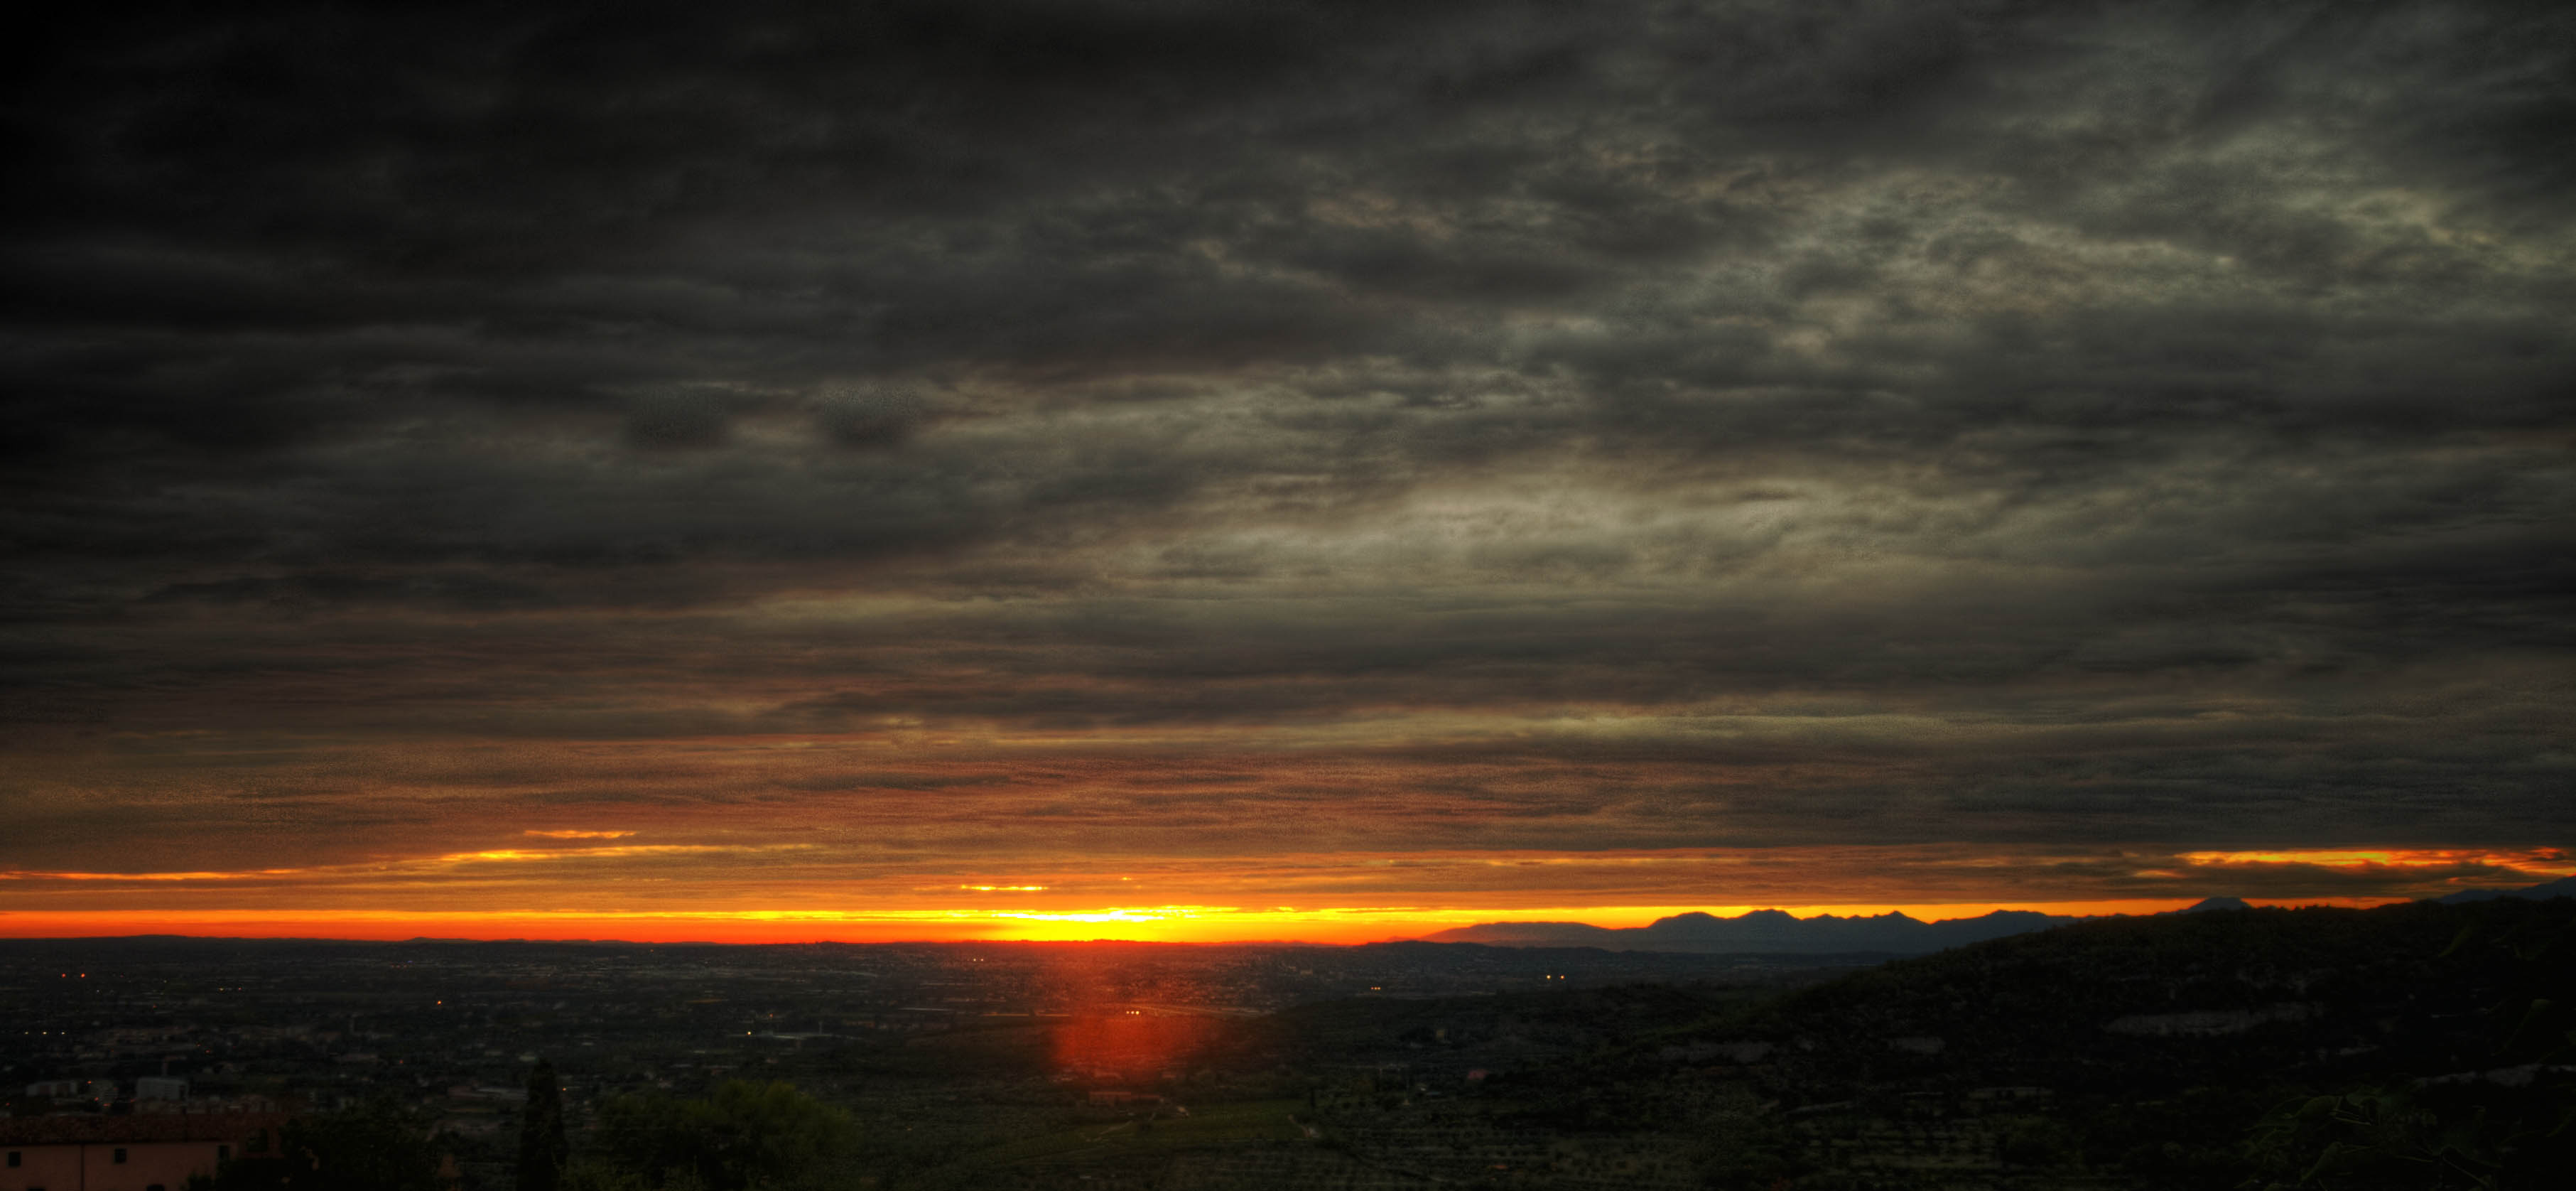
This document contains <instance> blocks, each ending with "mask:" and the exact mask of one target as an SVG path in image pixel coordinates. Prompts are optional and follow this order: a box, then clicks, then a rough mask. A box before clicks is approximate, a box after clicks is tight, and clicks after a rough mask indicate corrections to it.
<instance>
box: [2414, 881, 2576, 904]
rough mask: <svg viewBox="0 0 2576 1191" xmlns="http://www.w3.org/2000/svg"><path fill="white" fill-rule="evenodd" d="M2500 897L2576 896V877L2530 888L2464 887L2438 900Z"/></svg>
mask: <svg viewBox="0 0 2576 1191" xmlns="http://www.w3.org/2000/svg"><path fill="white" fill-rule="evenodd" d="M2500 897H2519V898H2526V899H2528V900H2531V901H2547V900H2549V899H2550V898H2553V897H2576V877H2560V878H2558V879H2557V880H2555V881H2551V882H2549V883H2548V884H2546V885H2534V886H2532V887H2531V888H2529V889H2463V890H2461V891H2460V892H2458V893H2454V894H2452V895H2450V896H2449V897H2445V898H2440V899H2438V900H2440V901H2443V902H2447V903H2450V904H2452V905H2458V904H2459V903H2461V902H2491V901H2494V900H2496V899H2497V898H2500Z"/></svg>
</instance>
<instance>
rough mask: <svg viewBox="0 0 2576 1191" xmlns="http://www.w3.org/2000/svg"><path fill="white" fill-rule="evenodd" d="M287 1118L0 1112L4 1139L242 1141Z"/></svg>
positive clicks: (36, 1142) (29, 1142)
mask: <svg viewBox="0 0 2576 1191" xmlns="http://www.w3.org/2000/svg"><path fill="white" fill-rule="evenodd" d="M285 1123H286V1114H285V1113H282V1112H232V1113H212V1112H208V1113H191V1112H155V1113H139V1114H136V1115H134V1116H81V1115H64V1116H54V1117H0V1145H13V1146H21V1145H24V1146H41V1145H76V1144H79V1143H81V1142H90V1143H93V1144H95V1143H98V1142H119V1141H123V1142H146V1141H236V1142H237V1141H241V1140H243V1139H245V1138H248V1137H249V1136H251V1135H252V1134H254V1133H257V1132H259V1131H260V1130H262V1129H274V1128H277V1127H278V1126H280V1125H283V1124H285Z"/></svg>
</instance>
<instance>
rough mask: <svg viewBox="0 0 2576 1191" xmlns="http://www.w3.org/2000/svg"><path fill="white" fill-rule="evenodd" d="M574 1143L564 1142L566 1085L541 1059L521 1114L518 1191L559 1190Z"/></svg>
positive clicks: (530, 1078) (553, 1066)
mask: <svg viewBox="0 0 2576 1191" xmlns="http://www.w3.org/2000/svg"><path fill="white" fill-rule="evenodd" d="M570 1157H572V1143H571V1142H568V1141H566V1140H564V1119H563V1085H562V1084H561V1083H560V1082H559V1081H557V1080H556V1079H555V1065H554V1064H553V1063H550V1062H548V1061H546V1060H544V1059H539V1060H537V1067H536V1070H534V1071H530V1072H528V1107H527V1108H526V1109H524V1110H522V1111H521V1112H520V1114H519V1181H518V1191H556V1186H557V1185H558V1184H560V1183H561V1182H562V1181H563V1168H564V1161H565V1160H566V1159H568V1158H570Z"/></svg>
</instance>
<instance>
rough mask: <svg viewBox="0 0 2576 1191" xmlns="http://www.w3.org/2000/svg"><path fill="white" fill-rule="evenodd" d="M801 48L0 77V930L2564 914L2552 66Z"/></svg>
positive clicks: (665, 21)
mask: <svg viewBox="0 0 2576 1191" xmlns="http://www.w3.org/2000/svg"><path fill="white" fill-rule="evenodd" d="M810 8H811V6H795V7H794V8H782V9H779V10H776V13H775V15H774V16H763V15H761V13H762V11H763V10H761V9H758V8H756V7H752V6H745V5H734V4H725V5H707V4H674V5H668V6H655V5H643V4H634V3H613V4H601V5H597V6H594V7H589V8H583V7H573V6H560V5H557V6H540V5H528V4H507V5H494V6H489V7H486V8H481V9H476V8H472V7H469V6H464V5H457V4H441V5H433V6H424V8H423V9H422V10H421V11H418V12H415V13H410V14H400V13H395V12H392V11H389V10H386V9H383V8H380V7H378V6H366V7H364V8H359V7H348V8H337V9H335V8H320V7H310V8H307V7H296V6H276V7H271V8H266V9H263V10H262V11H261V12H260V13H259V14H258V15H255V16H226V17H213V16H206V15H202V14H194V13H189V12H186V11H185V10H183V9H182V8H181V7H180V6H166V7H156V8H146V9H137V10H134V11H131V12H121V13H115V14H112V15H96V14H98V12H99V11H100V10H97V9H93V8H81V9H78V10H76V12H75V14H74V15H68V16H66V15H58V16H56V17H54V18H52V19H53V20H55V22H56V23H55V24H52V25H50V26H45V27H40V28H29V29H22V30H21V31H20V32H18V33H16V34H13V36H12V37H11V38H10V39H9V45H8V48H7V49H6V51H5V53H6V54H7V55H8V56H9V58H10V61H8V62H7V63H6V67H7V69H6V71H5V76H0V77H5V78H6V79H7V82H6V84H5V85H6V87H7V90H8V97H7V105H6V135H7V137H8V142H9V144H8V150H7V153H8V158H9V160H10V162H11V164H10V166H9V167H8V168H7V169H5V170H0V194H5V199H0V202H5V218H0V293H4V294H5V297H0V400H5V403H6V406H5V412H6V418H5V426H0V451H5V463H0V485H5V487H0V491H5V493H6V496H5V501H6V510H7V515H6V517H5V518H0V552H5V558H6V560H7V562H6V565H5V567H0V609H4V610H5V621H6V623H5V628H0V634H5V635H4V636H0V691H4V692H5V699H6V702H5V707H0V716H5V718H0V933H8V932H10V931H11V930H12V929H35V925H33V924H39V923H41V922H47V921H72V920H73V919H65V918H56V919H47V918H46V917H45V916H46V915H60V914H61V913H62V912H66V911H81V912H106V911H117V912H141V911H181V910H185V911H191V912H216V911H222V912H236V911H237V912H240V913H243V914H246V915H255V914H257V913H283V912H287V911H291V910H317V911H318V910H332V911H336V912H345V913H351V914H362V913H375V912H386V913H395V912H399V913H413V914H425V913H433V912H447V911H565V912H570V911H583V912H599V913H610V912H641V911H651V910H679V909H687V908H695V909H722V910H745V911H750V910H798V911H809V912H817V913H851V914H857V915H861V916H865V915H868V914H875V913H886V914H902V913H917V914H929V913H938V912H945V911H948V910H963V911H972V912H977V913H980V912H983V911H987V910H992V909H996V908H1000V909H1005V910H1008V909H1012V908H1015V907H1017V908H1033V909H1035V910H1038V911H1046V912H1074V911H1083V910H1097V909H1100V908H1103V907H1145V906H1180V905H1190V906H1202V907H1237V908H1271V907H1277V906H1294V907H1297V908H1299V909H1300V910H1314V909H1317V908H1330V907H1339V908H1342V909H1344V910H1354V911H1357V910H1366V911H1371V912H1385V913H1390V914H1396V915H1398V916H1401V915H1402V914H1406V913H1417V912H1418V913H1428V912H1429V911H1432V910H1440V911H1443V912H1447V911H1456V912H1459V913H1465V914H1469V915H1470V916H1471V917H1493V916H1513V915H1515V914H1518V913H1519V912H1520V910H1522V909H1530V908H1549V909H1562V908H1568V907H1572V908H1583V907H1596V908H1597V907H1638V906H1655V907H1673V906H1741V905H1793V906H1794V905H1825V904H1861V903H1870V904H1888V905H1893V904H1928V903H1949V902H1958V903H1967V902H1980V901H1992V902H1998V903H2002V902H2013V903H2030V904H2038V903H2051V902H2076V901H2088V900H2105V899H2120V898H2178V899H2179V898H2197V897H2200V896H2203V895H2206V894H2218V893H2227V894H2239V895H2246V896H2260V897H2276V898H2311V897H2372V896H2399V895H2418V894H2423V893H2432V892H2440V891H2442V890H2444V889H2448V888H2456V887H2459V886H2460V885H2461V884H2491V885H2520V884H2530V883H2535V882H2537V881H2539V880H2543V879H2547V877H2549V876H2551V875H2555V874H2559V873H2566V872H2576V860H2571V859H2570V853H2569V852H2568V851H2566V850H2565V849H2566V848H2567V847H2568V846H2570V845H2576V798H2571V797H2570V791H2571V790H2576V753H2572V752H2571V746H2570V740H2571V736H2576V732H2572V731H2571V729H2576V723H2571V719H2576V715H2571V708H2576V700H2571V690H2570V679H2571V669H2570V666H2569V662H2570V645H2571V640H2570V638H2571V632H2570V630H2571V618H2570V615H2569V611H2570V610H2569V605H2568V603H2567V597H2566V594H2565V593H2566V592H2567V591H2568V590H2570V589H2576V551H2571V546H2576V543H2571V533H2570V529H2569V526H2570V520H2569V518H2570V513H2571V509H2576V455H2571V451H2570V448H2571V446H2576V434H2571V432H2572V431H2576V405H2571V400H2570V399H2571V395H2576V391H2572V389H2576V386H2571V382H2572V381H2576V335H2571V329H2576V328H2571V322H2576V269H2571V265H2576V202H2571V200H2570V197H2569V196H2570V194H2571V185H2576V9H2571V8H2570V7H2568V6H2566V5H2563V4H2544V3H2534V4H2507V3H2464V2H2452V3H2368V2H2345V3H2309V4H2289V3H2279V4H2245V3H2206V4H2180V3H2174V4H2151V3H2110V4H2082V3H2003V2H1969V3H1936V2H1932V0H1885V2H1880V3H1866V2H1825V0H1777V2H1769V0H1762V2H1755V0H1746V2H1717V3H1704V4H1699V3H1673V4H1660V3H1580V4H1576V3H1566V4H1519V5H1515V4H1489V3H1462V4H1430V3H1404V4H1388V3H1353V4H1348V5H1338V4H1320V3H1317V4H1266V3H1231V2H1229V3H1201V4H1182V3H1075V2H1066V0H1028V2H1026V3H982V2H960V0H931V2H924V3H918V4H904V3H881V4H850V5H838V6H822V12H823V13H824V14H827V15H821V16H818V15H817V13H816V12H815V11H810V10H809V9H810ZM2352 852H2373V853H2386V854H2387V857H2386V859H2388V860H2389V861H2392V862H2401V861H2402V862H2405V863H2373V862H2364V861H2362V860H2360V859H2358V858H2355V857H2351V856H2348V855H2345V856H2338V855H2335V854H2336V853H2352ZM270 870H275V871H270ZM984 885H992V886H1006V887H1007V886H1023V885H1041V886H1045V887H1046V888H1044V889H1011V888H997V889H980V888H961V887H972V886H984ZM1487 911H1494V912H1492V913H1488V912H1487ZM1503 911H1509V913H1503ZM13 916H14V917H15V920H16V921H17V922H18V924H19V927H18V928H12V927H11V926H10V923H11V921H12V917H13ZM112 917H113V915H107V916H104V917H98V918H96V919H95V921H96V922H108V921H110V919H111V918H112ZM1599 920H1602V921H1609V919H1608V918H1601V919H1599ZM84 921H87V920H84Z"/></svg>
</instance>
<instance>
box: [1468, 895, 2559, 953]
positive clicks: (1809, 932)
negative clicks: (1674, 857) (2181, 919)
mask: <svg viewBox="0 0 2576 1191" xmlns="http://www.w3.org/2000/svg"><path fill="white" fill-rule="evenodd" d="M2507 897H2512V898H2531V899H2546V898H2552V897H2576V877H2568V878H2563V879H2561V880H2556V881H2551V882H2549V883H2548V884H2545V885H2535V886H2532V887H2530V888H2528V889H2472V890H2467V891H2464V892H2460V893H2454V894H2451V895H2450V896H2448V897H2444V898H2441V899H2440V900H2441V901H2444V902H2452V903H2457V902H2477V901H2491V900H2494V899H2497V898H2507ZM2245 908H2246V905H2245V903H2244V902H2243V901H2241V900H2239V899H2237V898H2232V897H2213V898H2209V899H2207V900H2204V901H2202V902H2200V903H2199V904H2197V905H2194V906H2191V907H2188V908H2186V909H2181V910H2171V911H2167V913H2172V914H2195V913H2201V912H2205V911H2209V910H2242V909H2245ZM2115 917H2116V915H2115ZM2081 921H2084V919H2082V918H2073V917H2067V916H2063V915H2056V914H2042V913H2038V912H2036V911H2032V910H1997V911H1995V912H1993V913H1991V914H1983V915H1979V916H1977V917H1975V918H1948V919H1943V920H1940V921H1937V922H1925V921H1923V920H1922V919H1919V918H1915V917H1912V916H1910V915H1906V914H1899V913H1894V912H1890V913H1886V914H1879V915H1875V916H1869V917H1862V916H1855V917H1850V918H1844V917H1841V916H1838V915H1834V914H1820V915H1817V916H1816V917H1813V918H1800V917H1797V916H1796V915H1793V914H1791V913H1789V912H1788V911H1786V910H1754V911H1752V912H1750V913H1746V914H1739V915H1737V916H1735V917H1733V918H1720V917H1718V916H1716V915H1714V914H1703V913H1698V912H1696V911H1695V912H1692V913H1688V914H1675V915H1673V916H1672V917H1669V918H1658V919H1656V920H1655V921H1654V922H1653V923H1652V924H1650V925H1647V926H1632V927H1616V928H1614V927H1602V926H1593V925H1591V924H1589V923H1583V922H1483V923H1478V924H1476V925H1474V926H1461V927H1457V928H1454V929H1451V930H1444V931H1441V932H1439V933H1438V934H1433V935H1425V936H1423V939H1424V941H1425V942H1432V943H1483V944H1486V945H1488V946H1494V947H1598V948H1601V949H1602V950H1604V951H1679V952H1696V953H1700V954H1730V953H1743V954H1771V955H1834V954H1847V953H1853V952H1882V953H1885V954H1889V955H1923V954H1927V953H1930V952H1934V951H1945V950H1948V949H1949V948H1952V947H1961V946H1965V945H1967V944H1969V943H1982V942H1984V941H1986V940H1987V939H2000V938H2003V937H2004V936H2006V935H2019V934H2028V933H2030V932H2031V931H2035V930H2046V929H2048V928H2049V927H2052V926H2064V925H2066V924H2067V923H2070V922H2081Z"/></svg>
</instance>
